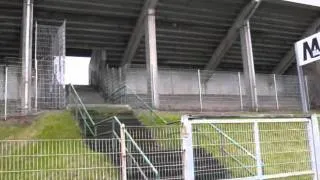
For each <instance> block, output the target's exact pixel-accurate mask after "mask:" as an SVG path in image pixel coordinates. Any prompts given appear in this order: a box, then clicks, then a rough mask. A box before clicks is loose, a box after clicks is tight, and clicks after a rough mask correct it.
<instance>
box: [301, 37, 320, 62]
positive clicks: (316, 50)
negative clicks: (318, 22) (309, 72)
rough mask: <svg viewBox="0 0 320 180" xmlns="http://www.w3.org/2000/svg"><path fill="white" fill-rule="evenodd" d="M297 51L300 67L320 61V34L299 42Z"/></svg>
mask: <svg viewBox="0 0 320 180" xmlns="http://www.w3.org/2000/svg"><path fill="white" fill-rule="evenodd" d="M295 51H296V58H297V63H298V65H299V66H303V65H306V64H309V63H312V62H314V61H318V60H320V32H319V33H317V34H314V35H312V36H309V37H307V38H305V39H303V40H301V41H298V42H297V43H296V44H295Z"/></svg>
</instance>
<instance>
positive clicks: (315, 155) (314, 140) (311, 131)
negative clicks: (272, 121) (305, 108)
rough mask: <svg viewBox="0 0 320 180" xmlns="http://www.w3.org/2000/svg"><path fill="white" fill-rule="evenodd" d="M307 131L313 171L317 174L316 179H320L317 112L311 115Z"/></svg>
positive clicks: (319, 141)
mask: <svg viewBox="0 0 320 180" xmlns="http://www.w3.org/2000/svg"><path fill="white" fill-rule="evenodd" d="M307 131H308V139H309V146H310V153H311V154H310V155H311V162H312V171H313V172H314V174H315V175H314V179H315V180H320V133H319V122H318V117H317V115H316V114H313V115H312V116H311V121H309V122H308V129H307Z"/></svg>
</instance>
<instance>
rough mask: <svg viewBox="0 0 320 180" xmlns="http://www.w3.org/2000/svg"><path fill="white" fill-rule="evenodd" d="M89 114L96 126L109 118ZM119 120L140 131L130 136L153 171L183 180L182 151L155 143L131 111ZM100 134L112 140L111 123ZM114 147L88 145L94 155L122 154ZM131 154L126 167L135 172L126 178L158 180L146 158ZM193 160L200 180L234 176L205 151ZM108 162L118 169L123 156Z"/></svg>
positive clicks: (119, 115)
mask: <svg viewBox="0 0 320 180" xmlns="http://www.w3.org/2000/svg"><path fill="white" fill-rule="evenodd" d="M89 113H91V114H93V119H94V121H95V122H99V121H101V120H103V119H105V118H106V117H104V116H103V115H102V114H99V113H93V111H90V112H89ZM117 117H118V118H119V120H120V121H121V123H123V124H125V126H126V127H128V128H130V127H139V133H132V134H131V136H132V138H133V139H134V140H135V141H136V143H137V144H138V146H139V147H140V148H141V150H142V151H143V152H144V153H145V155H146V156H147V157H148V159H149V160H150V161H151V163H152V164H153V165H154V167H155V168H156V169H157V170H158V172H159V174H160V177H161V179H163V180H164V179H166V180H169V179H183V165H182V163H183V161H182V155H183V154H182V151H179V150H172V149H170V150H168V149H163V148H162V147H161V144H159V142H157V140H155V139H156V138H154V137H152V136H153V135H152V133H151V131H150V130H149V129H148V128H147V127H144V126H143V124H142V123H141V122H140V121H139V120H138V119H137V118H136V117H135V115H134V114H133V112H132V111H129V110H127V111H121V112H120V113H119V114H117ZM97 131H98V133H102V134H103V135H101V136H99V137H98V139H110V138H112V137H113V136H112V134H111V133H110V132H111V131H112V123H110V122H105V123H103V124H101V126H99V128H98V129H97ZM119 131H120V129H119V128H116V132H117V134H120V132H119ZM86 134H87V135H88V136H87V137H86V138H88V139H90V138H93V137H92V136H90V135H89V134H90V133H89V132H88V133H86ZM90 142H91V141H90ZM114 144H117V145H116V146H113V147H109V146H110V144H106V143H104V142H103V140H101V141H100V142H99V145H98V146H96V145H94V144H93V143H88V145H89V146H90V147H91V148H92V149H94V150H95V151H99V152H108V151H111V150H112V152H120V146H119V143H114ZM97 147H98V149H97ZM127 148H128V147H127ZM130 152H131V153H130V155H128V154H127V159H128V160H127V166H128V167H133V168H130V169H131V170H130V169H129V170H128V174H127V178H128V179H130V180H140V179H144V177H143V175H142V174H145V175H146V176H147V177H150V179H153V178H155V177H154V173H153V172H152V171H151V168H150V166H149V164H147V163H146V162H145V161H144V160H143V156H141V154H140V153H139V152H138V150H137V149H135V148H134V147H131V150H130ZM194 157H195V171H196V172H197V173H196V179H197V180H201V179H212V180H213V179H226V178H229V177H230V176H231V175H230V173H229V172H228V171H227V170H226V169H225V168H224V167H223V166H222V165H221V164H220V163H219V162H218V161H217V160H216V159H214V158H213V155H211V154H210V153H208V152H206V151H205V150H204V149H202V148H195V149H194ZM200 157H206V158H200ZM109 159H112V160H113V164H114V165H115V166H120V154H114V155H113V157H110V158H109ZM134 161H136V162H138V164H139V167H141V169H142V170H141V171H142V172H143V173H141V171H140V170H139V169H138V167H137V166H136V164H135V163H134ZM212 169H214V170H212Z"/></svg>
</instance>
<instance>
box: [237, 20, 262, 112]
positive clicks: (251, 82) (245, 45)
mask: <svg viewBox="0 0 320 180" xmlns="http://www.w3.org/2000/svg"><path fill="white" fill-rule="evenodd" d="M240 37H241V52H242V61H243V71H244V81H245V89H246V95H247V96H248V101H249V102H248V104H249V107H250V110H251V111H258V95H257V83H256V73H255V68H254V60H253V50H252V41H251V32H250V23H249V21H246V22H245V23H244V25H243V27H242V28H241V29H240Z"/></svg>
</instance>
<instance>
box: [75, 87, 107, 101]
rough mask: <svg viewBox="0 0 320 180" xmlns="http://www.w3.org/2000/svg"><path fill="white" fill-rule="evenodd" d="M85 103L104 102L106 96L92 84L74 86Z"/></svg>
mask: <svg viewBox="0 0 320 180" xmlns="http://www.w3.org/2000/svg"><path fill="white" fill-rule="evenodd" d="M74 88H75V89H76V91H77V93H78V95H79V96H80V97H81V100H82V102H83V104H104V103H105V102H104V98H103V97H102V96H101V95H100V94H99V92H98V91H97V90H96V89H94V87H92V86H81V85H78V86H74Z"/></svg>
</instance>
